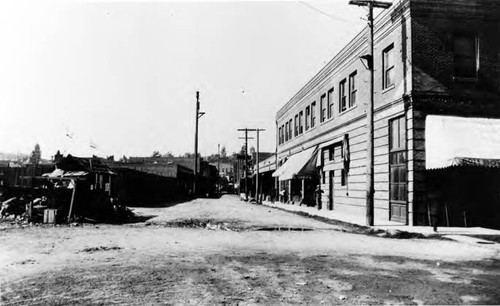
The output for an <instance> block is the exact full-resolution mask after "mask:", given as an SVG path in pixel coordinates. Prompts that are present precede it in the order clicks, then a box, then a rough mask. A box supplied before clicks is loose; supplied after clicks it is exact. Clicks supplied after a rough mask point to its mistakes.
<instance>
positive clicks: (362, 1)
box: [349, 0, 392, 9]
mask: <svg viewBox="0 0 500 306" xmlns="http://www.w3.org/2000/svg"><path fill="white" fill-rule="evenodd" d="M349 4H351V5H357V6H372V7H376V8H381V9H387V8H389V7H390V6H391V5H392V3H391V2H386V1H372V0H351V1H349Z"/></svg>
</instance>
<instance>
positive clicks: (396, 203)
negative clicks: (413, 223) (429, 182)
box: [389, 117, 408, 224]
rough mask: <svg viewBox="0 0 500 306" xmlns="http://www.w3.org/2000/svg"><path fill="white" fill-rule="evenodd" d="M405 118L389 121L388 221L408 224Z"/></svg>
mask: <svg viewBox="0 0 500 306" xmlns="http://www.w3.org/2000/svg"><path fill="white" fill-rule="evenodd" d="M405 120H406V118H405V117H399V118H396V119H393V120H391V121H389V202H390V207H389V210H390V220H393V221H398V222H403V223H405V224H407V223H408V202H407V199H408V196H407V194H408V180H407V172H408V166H407V152H406V121H405Z"/></svg>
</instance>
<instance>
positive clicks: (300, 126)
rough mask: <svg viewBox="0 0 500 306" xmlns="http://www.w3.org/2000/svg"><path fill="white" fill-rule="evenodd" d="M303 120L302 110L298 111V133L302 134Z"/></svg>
mask: <svg viewBox="0 0 500 306" xmlns="http://www.w3.org/2000/svg"><path fill="white" fill-rule="evenodd" d="M303 120H304V112H303V111H300V113H299V134H302V133H303V132H304V126H303V125H304V124H303Z"/></svg>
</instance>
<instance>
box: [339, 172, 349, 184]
mask: <svg viewBox="0 0 500 306" xmlns="http://www.w3.org/2000/svg"><path fill="white" fill-rule="evenodd" d="M340 185H341V186H347V171H346V169H341V172H340Z"/></svg>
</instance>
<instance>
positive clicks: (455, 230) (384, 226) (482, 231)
mask: <svg viewBox="0 0 500 306" xmlns="http://www.w3.org/2000/svg"><path fill="white" fill-rule="evenodd" d="M262 204H263V205H266V206H269V207H275V208H280V209H284V210H288V211H294V212H305V213H308V214H310V215H313V216H320V217H324V218H327V219H332V220H338V221H343V222H347V223H351V224H356V225H361V226H366V220H365V219H364V216H359V215H352V214H346V213H340V212H338V211H331V210H318V209H317V208H314V207H307V206H299V205H293V204H283V203H279V202H275V203H272V202H268V201H263V202H262ZM374 221H375V225H374V226H373V228H375V229H381V230H384V231H392V230H397V231H404V232H410V233H419V234H423V235H425V236H430V235H436V234H437V235H440V236H448V237H450V238H452V237H454V236H500V230H495V229H489V228H483V227H439V228H438V231H437V233H435V232H434V231H433V230H432V227H430V226H408V225H402V224H401V223H397V222H393V221H380V220H376V219H375V220H374ZM454 240H455V239H454Z"/></svg>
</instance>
